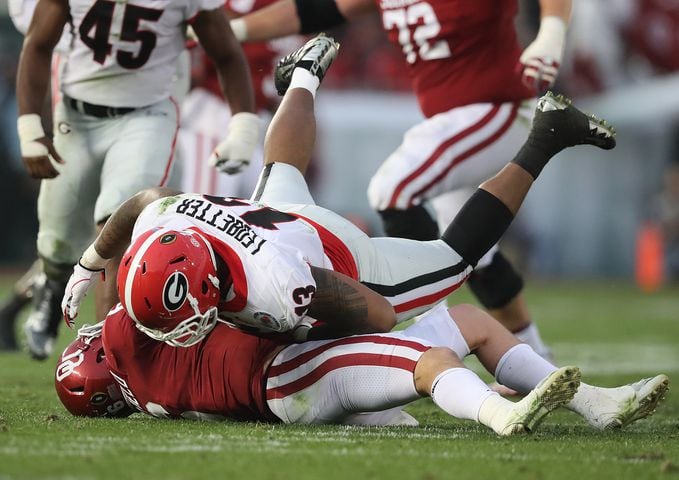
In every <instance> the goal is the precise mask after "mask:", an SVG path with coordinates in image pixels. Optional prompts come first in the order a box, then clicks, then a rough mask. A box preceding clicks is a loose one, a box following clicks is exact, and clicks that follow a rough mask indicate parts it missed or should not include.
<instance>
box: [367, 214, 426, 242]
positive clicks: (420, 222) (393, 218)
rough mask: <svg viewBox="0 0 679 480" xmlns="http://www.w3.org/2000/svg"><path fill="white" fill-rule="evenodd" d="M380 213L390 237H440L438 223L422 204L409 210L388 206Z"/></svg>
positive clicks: (413, 238)
mask: <svg viewBox="0 0 679 480" xmlns="http://www.w3.org/2000/svg"><path fill="white" fill-rule="evenodd" d="M378 213H379V214H380V217H382V226H383V228H384V232H385V233H386V234H387V235H388V236H390V237H398V238H409V239H411V240H421V241H426V240H436V239H438V238H439V227H438V224H437V223H436V221H435V220H434V218H432V216H431V215H430V214H429V212H428V211H427V209H426V208H424V207H423V206H422V205H416V206H414V207H410V208H408V209H407V210H397V209H395V208H388V209H387V210H381V211H379V212H378Z"/></svg>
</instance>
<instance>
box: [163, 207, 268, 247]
mask: <svg viewBox="0 0 679 480" xmlns="http://www.w3.org/2000/svg"><path fill="white" fill-rule="evenodd" d="M176 212H177V213H180V214H182V215H186V216H188V217H191V218H195V219H196V220H199V221H201V222H204V223H206V224H207V225H210V226H211V227H214V228H216V229H217V230H220V231H222V232H224V233H225V234H227V235H228V236H230V237H231V238H233V239H234V240H236V241H237V242H238V243H240V244H241V245H242V246H243V247H245V248H246V249H248V251H249V253H250V254H251V255H256V254H257V253H258V252H259V251H260V249H261V248H262V245H264V244H265V243H266V240H265V239H263V238H261V237H259V236H258V235H257V234H256V233H255V232H254V230H252V228H251V227H250V225H248V224H247V223H245V222H243V221H242V220H241V219H239V218H237V217H234V216H233V215H231V214H230V213H226V212H225V211H224V210H222V209H221V208H219V207H218V206H217V205H215V204H213V203H210V202H208V201H207V200H201V199H195V198H187V199H185V200H182V202H181V203H180V204H179V205H177V210H176Z"/></svg>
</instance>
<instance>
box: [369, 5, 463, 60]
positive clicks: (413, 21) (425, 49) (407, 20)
mask: <svg viewBox="0 0 679 480" xmlns="http://www.w3.org/2000/svg"><path fill="white" fill-rule="evenodd" d="M382 25H384V29H385V30H387V31H389V30H391V29H392V28H394V27H396V28H397V29H398V43H400V44H401V48H402V49H403V54H404V55H405V57H406V61H407V62H408V63H415V61H416V60H417V57H418V56H419V57H420V58H421V59H422V60H438V59H440V58H447V57H450V47H449V46H448V43H447V42H446V41H445V40H436V36H437V35H438V34H439V33H440V32H441V23H440V22H439V19H438V18H437V17H436V12H435V11H434V8H433V7H432V6H431V5H429V4H428V3H427V2H419V3H414V4H412V5H408V6H407V7H404V8H395V9H389V10H384V11H383V12H382ZM411 27H415V28H414V30H413V32H412V35H411V33H410V28H411ZM413 42H414V43H415V45H416V46H417V50H415V46H414V45H413Z"/></svg>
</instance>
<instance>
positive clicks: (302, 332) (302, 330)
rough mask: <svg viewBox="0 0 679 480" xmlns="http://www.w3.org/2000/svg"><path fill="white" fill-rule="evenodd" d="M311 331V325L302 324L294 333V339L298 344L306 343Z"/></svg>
mask: <svg viewBox="0 0 679 480" xmlns="http://www.w3.org/2000/svg"><path fill="white" fill-rule="evenodd" d="M309 330H311V325H307V324H306V323H301V324H299V325H298V326H297V327H295V329H294V330H293V331H292V338H293V340H295V341H296V342H305V341H306V339H307V338H308V337H309Z"/></svg>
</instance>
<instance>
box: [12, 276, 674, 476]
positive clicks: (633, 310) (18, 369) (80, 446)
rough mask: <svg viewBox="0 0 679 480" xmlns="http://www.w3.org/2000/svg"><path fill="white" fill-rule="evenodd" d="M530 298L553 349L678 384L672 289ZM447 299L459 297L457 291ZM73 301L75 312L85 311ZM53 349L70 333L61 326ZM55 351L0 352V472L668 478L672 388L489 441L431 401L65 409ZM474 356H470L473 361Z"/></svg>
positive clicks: (613, 371) (601, 372) (589, 366)
mask: <svg viewBox="0 0 679 480" xmlns="http://www.w3.org/2000/svg"><path fill="white" fill-rule="evenodd" d="M3 285H4V286H5V287H6V286H7V285H8V283H7V281H5V283H4V284H3ZM527 294H528V300H529V302H530V304H531V309H532V311H533V313H534V315H535V318H536V319H537V320H539V322H540V326H541V328H542V332H543V336H544V337H545V338H546V340H548V343H549V344H550V345H551V346H552V347H553V350H554V352H555V355H556V358H557V361H558V362H559V363H562V364H576V365H579V366H581V368H582V370H583V373H584V380H585V381H587V382H589V383H595V384H599V385H605V386H613V385H616V384H622V383H628V382H631V381H634V380H636V379H638V378H641V377H644V376H649V375H651V374H655V373H666V374H668V375H669V376H670V381H671V382H674V383H673V385H672V388H674V389H675V390H677V388H676V387H675V386H674V385H679V288H677V287H674V288H668V289H665V290H663V291H661V292H658V293H655V294H652V295H644V294H641V293H639V292H638V291H637V290H636V289H635V288H634V287H632V286H629V285H620V284H616V285H607V284H599V283H585V284H581V283H574V284H553V285H547V286H539V285H536V284H533V285H530V286H529V289H528V291H527ZM453 300H454V301H455V302H456V303H459V302H462V301H469V300H470V298H469V297H468V296H467V293H466V292H465V293H462V294H459V295H456V297H455V298H454V299H453ZM88 308H89V310H85V312H84V313H83V314H82V318H88V313H90V312H91V305H89V304H88ZM63 330H64V331H63V332H62V337H61V338H60V349H61V348H63V346H64V345H66V344H67V343H68V342H69V341H70V339H71V335H72V332H69V331H66V329H63ZM54 361H55V359H52V360H51V361H47V362H45V363H37V362H34V361H31V360H30V359H29V358H28V356H27V355H26V354H25V353H0V480H4V479H9V478H12V479H13V478H22V479H23V478H27V479H34V478H55V479H90V478H111V479H122V478H153V479H156V478H157V479H193V478H199V479H204V478H205V479H207V478H228V479H241V478H242V479H281V480H282V479H289V478H295V479H300V480H301V479H324V480H330V479H363V478H366V479H382V478H384V479H419V480H435V479H466V478H474V479H485V478H502V479H514V478H527V479H573V478H579V479H590V478H598V479H609V478H611V479H623V478H624V479H627V478H629V479H635V480H638V479H647V478H648V479H668V480H671V479H679V394H678V393H677V392H676V391H671V392H670V394H669V395H668V397H667V399H666V401H665V403H664V404H663V405H662V406H661V408H660V409H659V410H658V412H657V413H656V415H655V416H653V417H651V418H650V419H648V420H646V421H642V422H639V423H638V424H635V425H633V426H632V427H631V428H629V429H628V430H625V431H621V432H606V433H602V432H597V431H594V430H592V429H590V428H589V427H588V426H587V425H586V424H585V423H584V422H583V421H582V420H580V418H579V417H577V416H575V415H574V414H572V413H570V412H566V411H563V412H557V413H555V414H553V415H551V416H550V417H548V418H547V420H546V421H545V423H543V425H542V426H541V428H540V430H539V431H538V432H536V433H535V434H533V435H530V436H525V437H519V438H510V439H501V438H498V437H496V436H495V435H494V434H493V433H491V432H490V431H489V430H487V429H485V427H480V426H478V425H475V424H473V423H471V422H461V421H455V420H453V419H451V418H450V417H448V416H446V415H445V414H443V413H441V412H440V411H438V410H437V409H436V407H435V406H434V405H433V404H432V403H431V402H430V401H429V400H421V401H419V402H417V403H415V404H413V405H411V406H410V407H408V411H409V412H410V413H412V414H413V415H414V416H415V417H417V418H418V419H419V420H420V423H421V426H420V427H418V428H405V427H399V428H374V427H372V428H368V427H342V426H318V427H308V426H295V425H291V426H285V425H265V424H255V423H244V424H238V423H198V422H189V421H183V422H180V421H166V420H157V419H152V418H149V417H145V416H142V415H140V414H137V415H133V416H132V417H130V418H129V419H125V420H103V419H102V420H98V419H82V418H74V417H71V416H70V415H69V414H68V413H67V412H66V411H65V410H64V409H63V408H62V407H61V405H60V404H59V402H58V400H57V397H56V394H55V393H54V390H53V386H52V385H53V370H54ZM471 365H472V366H473V367H474V368H478V365H477V364H473V363H471Z"/></svg>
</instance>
